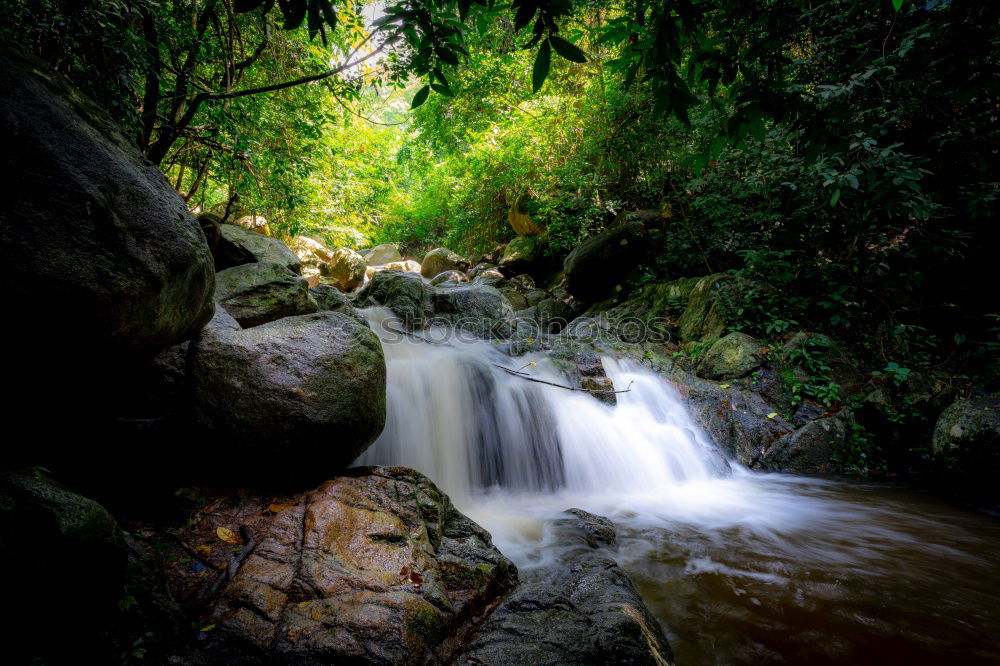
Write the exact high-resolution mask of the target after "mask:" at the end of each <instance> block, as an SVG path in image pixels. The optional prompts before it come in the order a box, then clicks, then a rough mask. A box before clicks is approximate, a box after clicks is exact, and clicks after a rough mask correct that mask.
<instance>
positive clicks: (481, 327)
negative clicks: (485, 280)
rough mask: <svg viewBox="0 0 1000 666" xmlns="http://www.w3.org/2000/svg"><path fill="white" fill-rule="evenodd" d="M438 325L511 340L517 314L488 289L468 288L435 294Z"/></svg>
mask: <svg viewBox="0 0 1000 666" xmlns="http://www.w3.org/2000/svg"><path fill="white" fill-rule="evenodd" d="M433 303H434V320H435V323H438V324H444V325H448V326H453V327H455V328H457V329H459V330H463V331H466V332H468V333H472V334H473V335H475V336H477V337H479V338H483V339H490V338H507V337H509V336H510V335H511V333H513V331H514V311H513V310H512V309H511V306H510V303H508V302H507V299H506V298H504V296H503V294H501V293H500V292H499V291H497V290H496V289H495V288H493V287H490V286H487V285H477V284H473V285H468V286H464V285H463V286H461V287H452V288H450V289H438V290H437V291H435V292H434V296H433Z"/></svg>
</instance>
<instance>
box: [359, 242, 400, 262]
mask: <svg viewBox="0 0 1000 666" xmlns="http://www.w3.org/2000/svg"><path fill="white" fill-rule="evenodd" d="M364 256H365V262H366V263H367V264H368V265H369V266H386V265H388V264H391V263H392V262H394V261H402V260H403V255H401V254H400V253H399V248H398V247H396V246H395V245H393V244H392V243H383V244H382V245H376V246H375V247H374V248H372V249H371V250H370V251H369V252H367V253H365V255H364Z"/></svg>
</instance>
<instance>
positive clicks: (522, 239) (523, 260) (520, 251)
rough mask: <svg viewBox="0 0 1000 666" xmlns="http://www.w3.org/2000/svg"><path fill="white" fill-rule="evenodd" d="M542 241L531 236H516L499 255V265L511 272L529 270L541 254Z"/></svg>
mask: <svg viewBox="0 0 1000 666" xmlns="http://www.w3.org/2000/svg"><path fill="white" fill-rule="evenodd" d="M541 251H542V243H541V241H540V240H538V238H535V237H532V236H518V237H517V238H515V239H514V240H512V241H511V242H509V243H507V247H506V248H505V249H504V251H503V256H502V257H500V267H501V268H505V269H507V270H509V271H511V272H512V273H524V272H527V271H530V270H531V269H532V268H534V267H535V265H536V264H537V263H538V260H539V257H540V256H541Z"/></svg>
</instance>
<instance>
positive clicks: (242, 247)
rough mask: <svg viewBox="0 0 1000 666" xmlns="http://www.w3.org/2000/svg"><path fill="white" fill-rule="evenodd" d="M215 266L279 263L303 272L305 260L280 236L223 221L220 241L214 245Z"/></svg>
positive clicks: (220, 227)
mask: <svg viewBox="0 0 1000 666" xmlns="http://www.w3.org/2000/svg"><path fill="white" fill-rule="evenodd" d="M214 254H215V270H218V271H221V270H224V269H226V268H232V267H233V266H240V265H242V264H250V263H254V262H260V263H262V264H279V265H281V266H285V267H286V268H288V270H290V271H291V272H293V273H295V274H299V273H301V272H302V260H301V259H299V258H298V257H297V256H296V255H295V253H294V252H292V251H291V250H290V249H288V246H287V245H285V244H284V243H282V242H281V241H280V240H278V239H277V238H271V237H270V236H265V235H264V234H261V233H258V232H256V231H252V230H250V229H247V228H245V227H241V226H238V225H235V224H222V225H219V242H218V243H217V244H216V246H215V249H214Z"/></svg>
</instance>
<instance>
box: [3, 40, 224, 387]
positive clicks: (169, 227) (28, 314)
mask: <svg viewBox="0 0 1000 666" xmlns="http://www.w3.org/2000/svg"><path fill="white" fill-rule="evenodd" d="M105 116H106V114H105V113H104V112H103V111H102V110H101V109H100V108H98V107H97V106H96V105H95V104H94V103H93V102H91V101H90V100H87V99H86V98H84V97H83V96H81V95H80V94H79V93H77V92H76V91H74V90H72V89H71V88H70V86H69V84H68V83H66V81H65V80H64V79H63V78H62V77H61V76H60V75H58V74H56V73H55V72H53V71H50V70H47V69H46V68H45V67H44V66H43V65H40V64H36V63H33V62H27V61H23V60H21V59H19V58H18V57H15V56H12V55H9V54H5V55H0V144H2V145H3V150H2V151H0V178H2V182H3V192H4V193H3V196H2V197H0V229H2V233H0V252H2V255H3V262H2V268H0V275H2V278H0V279H2V284H3V293H4V298H5V299H6V301H5V302H6V303H7V306H8V308H9V312H11V313H16V317H17V319H18V321H21V322H30V325H15V324H14V323H13V322H10V325H8V326H6V327H4V328H5V333H4V340H5V342H6V344H7V346H8V348H9V349H17V350H18V353H17V354H16V356H18V357H19V358H18V359H14V361H15V362H14V364H13V367H12V366H11V365H8V367H7V369H6V370H7V373H8V374H7V377H8V379H10V380H11V381H12V382H16V383H18V384H19V386H20V387H21V389H25V392H26V393H28V394H31V393H32V390H31V389H27V387H26V386H25V385H23V384H22V380H23V381H30V380H31V379H32V378H33V377H35V376H38V377H44V378H45V380H46V382H48V381H49V380H51V376H49V375H47V373H46V372H45V371H44V370H42V369H41V366H43V365H46V364H49V363H51V365H52V366H53V367H55V368H59V371H60V374H61V375H63V376H64V377H67V376H69V377H70V378H72V375H73V371H72V370H71V369H70V368H72V367H75V366H78V365H79V364H80V363H82V362H85V361H86V362H93V363H94V364H98V365H102V366H106V365H107V364H108V363H110V362H112V361H116V360H119V359H120V358H122V357H146V358H148V357H152V356H153V355H155V354H156V353H157V352H159V351H160V350H162V349H165V348H166V347H169V346H170V345H172V344H175V343H177V342H180V341H182V340H184V339H186V338H189V337H191V336H192V335H194V334H195V333H197V331H198V330H199V329H200V328H201V327H202V326H203V325H204V324H205V322H207V321H208V320H209V319H210V318H211V316H212V310H213V300H212V293H213V288H214V275H215V271H214V269H213V263H212V257H211V253H210V251H209V247H208V244H207V243H206V241H205V235H204V233H203V232H202V230H201V228H200V225H199V223H198V221H197V220H196V219H195V218H194V217H193V216H192V215H191V214H190V213H189V212H188V210H187V206H186V205H185V204H184V201H183V200H182V199H181V198H180V196H178V194H177V192H176V191H174V189H173V188H172V187H171V186H170V184H169V183H168V182H167V180H166V179H165V178H164V177H163V175H162V174H161V173H160V171H159V170H158V169H157V168H156V167H155V166H154V165H152V164H150V163H149V162H148V161H147V160H146V159H145V158H143V157H142V156H141V155H140V154H139V153H138V152H137V151H136V150H135V149H134V148H133V147H132V146H131V144H130V142H129V141H127V140H126V139H125V137H123V136H122V135H121V134H120V133H119V131H118V130H117V129H116V128H114V127H111V126H109V125H108V124H107V122H106V120H105ZM43 295H53V296H57V298H58V303H57V304H53V303H52V302H51V301H49V300H48V299H47V298H43V297H42V296H43ZM19 359H21V360H23V361H24V367H20V364H19V363H18V360H19ZM87 381H88V383H90V382H91V380H90V379H89V378H88V379H87ZM34 398H37V396H33V399H34Z"/></svg>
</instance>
